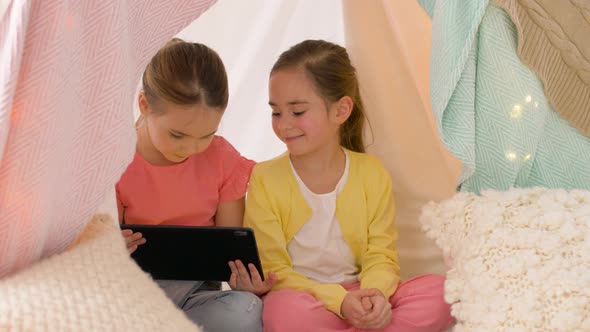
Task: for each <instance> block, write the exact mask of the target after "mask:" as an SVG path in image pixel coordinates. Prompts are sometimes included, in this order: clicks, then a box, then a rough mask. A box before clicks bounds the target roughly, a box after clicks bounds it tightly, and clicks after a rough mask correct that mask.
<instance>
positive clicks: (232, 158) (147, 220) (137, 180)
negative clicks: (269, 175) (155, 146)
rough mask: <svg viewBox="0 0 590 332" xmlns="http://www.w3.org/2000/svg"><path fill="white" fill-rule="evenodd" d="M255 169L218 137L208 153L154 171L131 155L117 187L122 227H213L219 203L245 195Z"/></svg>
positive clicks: (145, 162) (251, 162)
mask: <svg viewBox="0 0 590 332" xmlns="http://www.w3.org/2000/svg"><path fill="white" fill-rule="evenodd" d="M254 164H255V163H254V161H252V160H249V159H246V158H244V157H242V156H241V155H240V153H239V152H238V151H237V150H236V149H235V148H234V147H233V146H232V145H231V144H230V143H229V142H228V141H226V140H225V139H224V138H223V137H220V136H215V137H213V140H212V142H211V144H210V145H209V147H208V148H207V150H205V151H203V152H201V153H198V154H195V155H193V156H191V157H189V158H188V159H187V160H186V161H184V162H182V163H180V164H176V165H172V166H153V165H151V164H150V163H148V162H147V161H146V160H145V159H143V157H142V156H140V155H139V154H138V153H135V157H134V158H133V161H132V162H131V164H129V166H128V167H127V170H126V171H125V172H124V173H123V175H122V176H121V179H120V180H119V183H117V186H116V189H117V201H118V204H119V207H123V208H124V216H123V218H124V222H125V223H126V224H145V225H180V226H182V225H190V226H214V225H215V222H214V217H215V213H216V211H217V206H218V205H219V203H223V202H228V201H233V200H237V199H240V198H242V197H244V195H245V194H246V189H247V185H248V180H249V178H250V172H251V171H252V167H254Z"/></svg>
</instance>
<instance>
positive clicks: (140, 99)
mask: <svg viewBox="0 0 590 332" xmlns="http://www.w3.org/2000/svg"><path fill="white" fill-rule="evenodd" d="M137 104H138V105H139V112H140V113H141V115H143V116H147V115H148V113H149V103H148V100H147V96H146V95H145V92H144V91H143V90H141V91H140V92H139V95H138V96H137Z"/></svg>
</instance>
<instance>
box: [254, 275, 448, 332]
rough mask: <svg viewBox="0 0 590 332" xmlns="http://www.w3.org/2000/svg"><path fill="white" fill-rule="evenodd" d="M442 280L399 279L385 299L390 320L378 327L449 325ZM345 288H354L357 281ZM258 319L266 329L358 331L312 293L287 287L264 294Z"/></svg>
mask: <svg viewBox="0 0 590 332" xmlns="http://www.w3.org/2000/svg"><path fill="white" fill-rule="evenodd" d="M444 281H445V279H444V277H442V276H439V275H434V274H429V275H423V276H419V277H416V278H413V279H410V280H408V281H406V282H403V283H401V284H400V285H399V287H398V289H397V291H396V292H395V293H394V294H393V296H392V297H391V298H390V299H389V302H390V303H391V307H392V309H391V313H392V319H391V323H390V324H389V325H388V326H387V327H385V328H384V329H383V330H381V331H386V332H394V331H395V332H406V331H413V332H437V331H443V330H445V329H447V328H449V327H450V326H451V325H452V324H453V323H454V319H453V318H452V317H451V312H450V306H449V305H448V304H447V303H445V301H444V299H443V292H444ZM345 288H346V289H348V290H354V289H358V288H359V284H358V283H355V284H352V285H347V286H345ZM262 320H263V323H264V331H266V332H291V331H292V332H301V331H313V332H331V331H342V332H357V331H361V330H359V329H357V328H355V327H353V326H352V325H351V324H350V323H348V322H347V321H346V320H343V319H341V318H340V317H338V316H337V315H335V314H334V313H332V312H330V311H328V310H327V309H326V308H325V307H324V305H323V303H322V302H320V301H318V300H316V299H315V298H314V297H313V296H312V295H310V294H308V293H305V292H301V291H296V290H291V289H284V290H280V291H275V292H271V293H269V294H268V295H267V296H266V297H265V298H264V309H263V313H262ZM373 331H374V330H373Z"/></svg>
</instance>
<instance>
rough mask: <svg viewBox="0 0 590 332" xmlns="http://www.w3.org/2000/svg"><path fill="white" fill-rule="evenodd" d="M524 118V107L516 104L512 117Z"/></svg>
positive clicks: (511, 113)
mask: <svg viewBox="0 0 590 332" xmlns="http://www.w3.org/2000/svg"><path fill="white" fill-rule="evenodd" d="M521 116H522V106H520V105H519V104H516V105H514V106H513V107H512V112H510V117H511V118H513V119H516V118H520V117H521Z"/></svg>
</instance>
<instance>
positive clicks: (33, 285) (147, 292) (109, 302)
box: [0, 215, 200, 332]
mask: <svg viewBox="0 0 590 332" xmlns="http://www.w3.org/2000/svg"><path fill="white" fill-rule="evenodd" d="M4 329H6V330H8V331H191V332H197V331H200V330H199V328H197V327H196V326H195V325H193V324H192V323H191V322H190V321H189V320H188V319H187V318H186V317H185V315H184V313H183V312H182V311H180V310H178V309H177V308H176V307H175V306H174V304H173V303H172V302H171V301H170V300H168V298H167V297H166V295H165V294H164V292H163V291H162V290H161V289H160V288H159V287H158V286H157V285H156V284H155V283H154V282H153V280H152V279H151V278H150V276H149V275H147V274H146V273H144V272H143V271H141V269H140V268H139V267H138V266H137V265H136V264H135V263H134V262H133V260H132V259H131V258H130V257H129V254H128V252H127V249H126V248H125V244H124V241H123V238H122V237H121V235H120V230H119V229H118V227H117V226H116V224H115V223H114V222H113V220H112V218H111V217H110V216H108V215H96V216H94V217H93V219H92V221H91V222H90V223H89V224H88V226H87V228H86V229H85V231H84V233H83V234H82V235H81V236H80V238H78V240H77V241H76V243H75V244H73V245H72V246H71V247H70V248H69V249H68V250H67V251H65V252H63V253H61V254H59V255H55V256H53V257H50V258H48V259H45V260H42V261H40V262H38V263H36V264H34V265H33V266H31V267H30V268H28V269H26V270H23V271H20V272H18V273H16V274H14V275H12V276H9V277H7V278H4V279H1V280H0V331H4Z"/></svg>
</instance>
